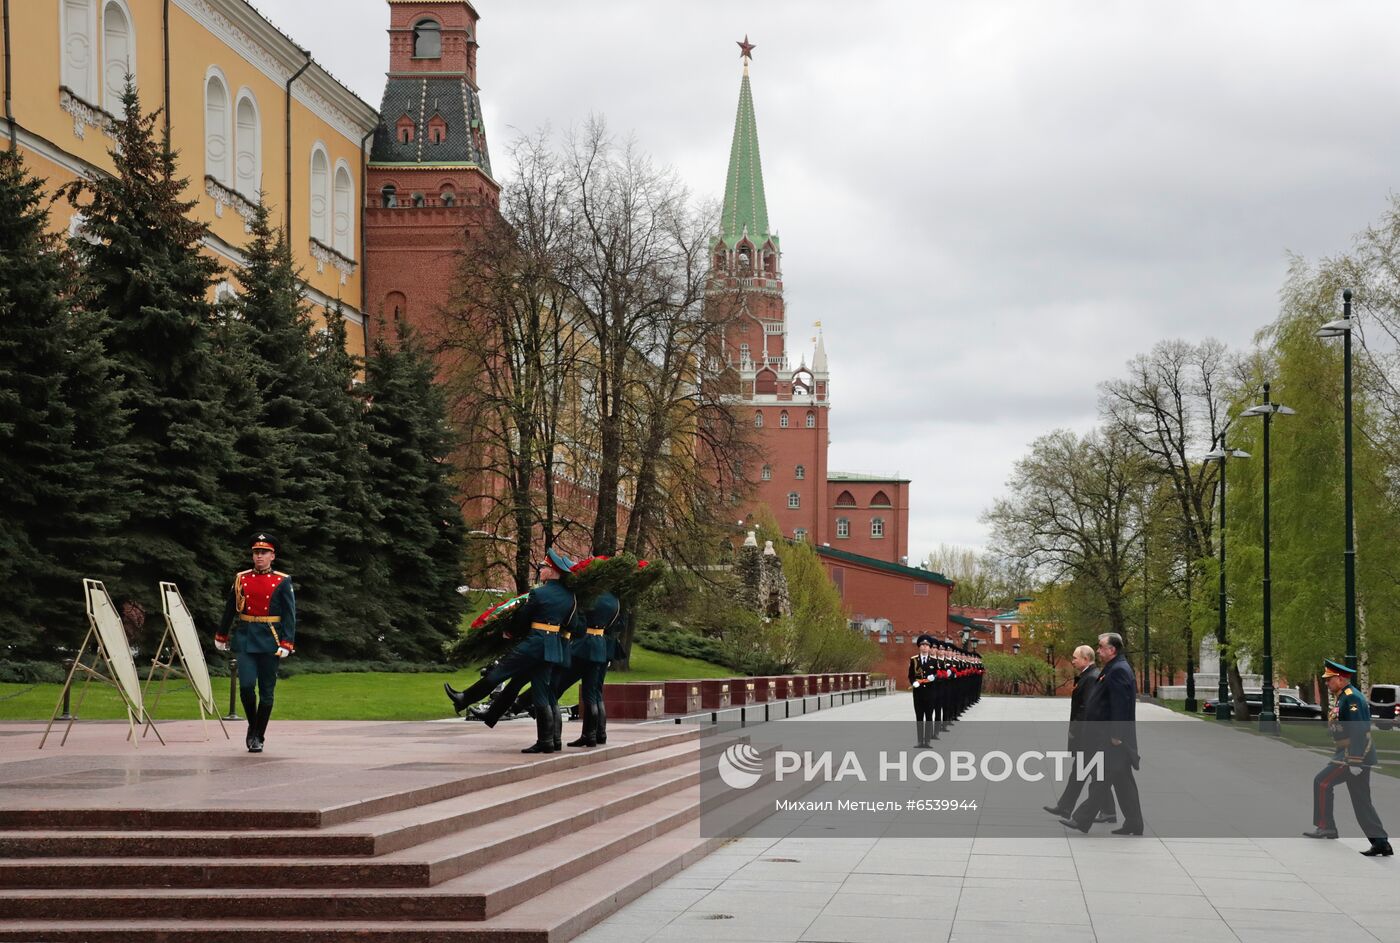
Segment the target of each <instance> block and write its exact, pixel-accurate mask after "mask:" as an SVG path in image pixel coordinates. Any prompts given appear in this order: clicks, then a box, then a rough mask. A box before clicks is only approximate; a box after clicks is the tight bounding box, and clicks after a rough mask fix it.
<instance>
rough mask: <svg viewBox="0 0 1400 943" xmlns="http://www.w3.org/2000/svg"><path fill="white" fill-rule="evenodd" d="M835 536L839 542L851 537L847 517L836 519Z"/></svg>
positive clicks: (849, 523) (849, 522)
mask: <svg viewBox="0 0 1400 943" xmlns="http://www.w3.org/2000/svg"><path fill="white" fill-rule="evenodd" d="M836 536H837V537H838V538H840V539H841V540H846V539H848V538H849V537H850V536H851V519H850V518H848V517H838V518H837V519H836Z"/></svg>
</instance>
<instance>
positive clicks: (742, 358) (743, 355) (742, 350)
mask: <svg viewBox="0 0 1400 943" xmlns="http://www.w3.org/2000/svg"><path fill="white" fill-rule="evenodd" d="M748 360H749V345H748V344H740V345H739V362H740V363H747V362H748Z"/></svg>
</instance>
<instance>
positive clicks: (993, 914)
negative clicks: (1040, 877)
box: [958, 880, 1089, 925]
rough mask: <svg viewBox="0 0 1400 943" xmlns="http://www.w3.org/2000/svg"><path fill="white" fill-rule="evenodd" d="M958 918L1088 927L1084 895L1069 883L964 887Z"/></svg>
mask: <svg viewBox="0 0 1400 943" xmlns="http://www.w3.org/2000/svg"><path fill="white" fill-rule="evenodd" d="M958 918H959V919H964V918H965V919H968V920H992V921H1003V922H1022V923H1037V924H1039V923H1072V924H1086V925H1087V924H1088V923H1089V911H1088V909H1087V908H1086V907H1085V906H1084V892H1083V891H1082V890H1081V889H1080V887H1079V885H1078V884H1077V883H1074V882H1067V881H1033V880H1016V881H1003V882H1001V883H999V884H996V885H992V886H988V887H973V886H964V887H963V890H962V896H961V897H960V898H959V899H958Z"/></svg>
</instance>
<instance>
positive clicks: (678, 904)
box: [626, 887, 713, 914]
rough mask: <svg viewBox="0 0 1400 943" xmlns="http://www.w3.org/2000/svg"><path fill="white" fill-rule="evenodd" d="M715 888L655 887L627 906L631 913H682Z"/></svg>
mask: <svg viewBox="0 0 1400 943" xmlns="http://www.w3.org/2000/svg"><path fill="white" fill-rule="evenodd" d="M712 890H713V888H704V887H653V888H652V889H651V890H649V891H647V892H646V893H645V894H643V895H642V896H641V897H638V898H637V899H636V900H634V901H633V902H632V903H631V904H629V905H628V906H627V908H626V909H627V910H628V911H629V912H630V911H648V910H667V911H671V912H672V913H673V914H674V913H680V912H681V911H683V910H685V909H686V908H687V907H689V906H690V905H691V904H694V903H695V902H696V901H698V900H700V898H702V897H704V896H705V895H706V894H709V893H711V891H712Z"/></svg>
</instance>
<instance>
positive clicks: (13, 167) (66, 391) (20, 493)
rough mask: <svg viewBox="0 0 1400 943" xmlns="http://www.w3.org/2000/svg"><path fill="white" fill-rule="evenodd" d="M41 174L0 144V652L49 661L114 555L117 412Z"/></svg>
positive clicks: (81, 628)
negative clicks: (85, 585) (76, 298)
mask: <svg viewBox="0 0 1400 943" xmlns="http://www.w3.org/2000/svg"><path fill="white" fill-rule="evenodd" d="M45 203H46V201H45V199H44V194H43V191H42V185H41V183H40V182H39V181H38V180H36V179H35V178H33V177H31V176H29V174H28V173H27V172H26V170H25V167H24V164H23V162H22V159H21V158H20V156H19V154H18V153H16V152H14V151H4V152H0V585H3V586H4V587H5V596H6V604H5V613H4V618H3V619H0V658H4V659H6V660H11V661H13V660H22V659H36V660H57V658H58V657H59V656H60V655H61V652H60V649H62V648H71V647H72V646H74V645H76V644H77V643H78V642H79V641H81V637H82V635H83V634H84V633H85V632H86V630H87V619H86V617H85V615H84V611H83V592H82V584H81V580H82V578H83V577H93V578H96V579H103V578H107V577H109V576H110V575H111V574H113V573H114V572H116V571H117V570H118V569H119V568H120V565H121V560H122V556H123V554H122V547H121V545H120V543H119V540H118V537H117V536H116V535H117V534H118V533H119V532H120V531H121V529H122V527H123V525H124V522H125V518H126V514H127V512H128V507H129V501H128V494H127V488H128V486H129V483H128V482H127V481H126V479H125V475H126V472H127V469H126V467H125V466H126V462H125V459H124V455H123V451H122V447H121V443H122V439H123V423H124V416H123V414H122V411H121V409H120V407H119V405H118V400H117V396H116V395H115V393H114V391H113V389H112V385H111V382H110V378H111V373H112V364H111V362H110V361H109V360H108V358H107V355H106V352H105V351H104V349H103V335H104V326H103V324H102V322H101V320H100V319H99V318H96V317H93V316H92V315H91V314H89V313H88V312H86V311H84V310H82V309H80V308H76V307H74V305H73V304H72V300H73V299H72V298H71V297H69V294H68V287H69V286H70V285H71V284H72V278H73V271H72V257H71V256H70V255H69V254H68V252H67V247H66V246H65V245H64V244H63V242H62V241H61V240H59V239H58V238H56V237H54V236H52V235H50V234H49V232H48V225H49V214H48V211H47V209H46V206H45Z"/></svg>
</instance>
